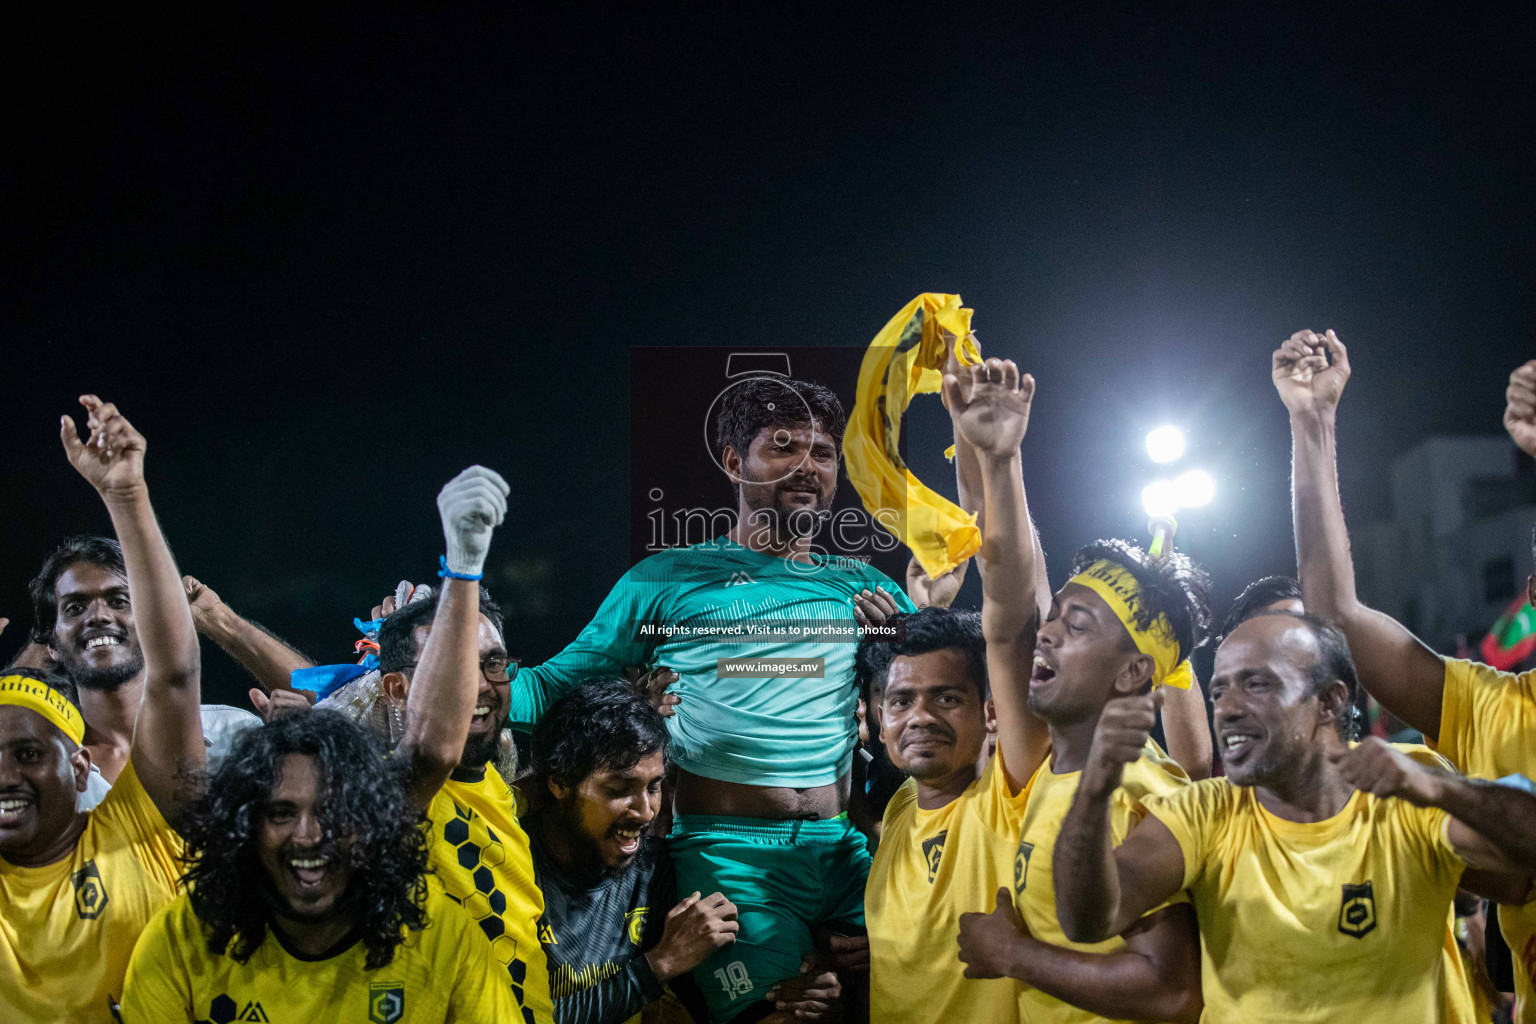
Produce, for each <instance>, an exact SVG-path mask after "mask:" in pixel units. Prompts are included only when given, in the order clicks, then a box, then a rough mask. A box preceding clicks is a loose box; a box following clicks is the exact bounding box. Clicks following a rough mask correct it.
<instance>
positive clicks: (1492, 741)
mask: <svg viewBox="0 0 1536 1024" xmlns="http://www.w3.org/2000/svg"><path fill="white" fill-rule="evenodd" d="M1533 682H1536V673H1532V672H1527V673H1526V674H1524V675H1518V676H1517V675H1515V674H1513V673H1511V672H1500V671H1499V670H1498V669H1495V668H1492V667H1490V666H1488V665H1483V664H1479V663H1478V662H1475V661H1462V660H1460V659H1457V658H1446V659H1445V687H1444V693H1443V695H1442V696H1441V698H1440V735H1439V736H1438V737H1437V739H1436V742H1435V743H1434V747H1435V749H1436V750H1438V751H1439V752H1440V753H1442V754H1444V755H1445V756H1446V757H1447V758H1449V759H1450V761H1451V763H1452V764H1453V765H1455V766H1456V768H1457V769H1458V770H1460V771H1461V772H1463V773H1464V774H1467V775H1478V776H1483V777H1485V778H1499V777H1500V776H1503V775H1509V774H1512V773H1514V772H1522V773H1526V774H1530V773H1531V771H1532V769H1533V768H1536V763H1532V762H1533V761H1536V758H1533V757H1531V756H1530V753H1531V752H1530V750H1529V748H1528V747H1527V746H1526V744H1525V743H1524V742H1523V740H1524V738H1525V737H1529V736H1531V735H1533V733H1532V730H1533V729H1536V693H1533V691H1532V683H1533Z"/></svg>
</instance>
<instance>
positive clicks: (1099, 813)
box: [1051, 690, 1184, 942]
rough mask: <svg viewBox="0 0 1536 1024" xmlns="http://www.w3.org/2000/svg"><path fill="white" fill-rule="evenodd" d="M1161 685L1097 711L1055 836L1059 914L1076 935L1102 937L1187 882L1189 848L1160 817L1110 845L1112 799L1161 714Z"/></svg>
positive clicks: (1070, 935)
mask: <svg viewBox="0 0 1536 1024" xmlns="http://www.w3.org/2000/svg"><path fill="white" fill-rule="evenodd" d="M1161 693H1162V691H1161V690H1155V691H1153V692H1152V693H1150V694H1147V695H1133V696H1129V697H1117V698H1115V699H1114V700H1111V701H1110V702H1109V703H1108V704H1107V705H1106V706H1105V708H1104V712H1103V713H1102V714H1101V715H1100V716H1099V724H1098V727H1097V728H1096V729H1095V731H1094V734H1093V748H1092V750H1091V751H1090V752H1089V755H1088V764H1087V766H1086V767H1085V768H1084V769H1083V775H1082V781H1081V782H1080V783H1079V784H1078V787H1077V794H1076V795H1075V796H1074V797H1073V799H1072V806H1071V808H1070V809H1068V811H1067V816H1066V818H1065V819H1064V820H1063V822H1062V825H1061V834H1060V835H1059V836H1058V837H1057V839H1056V853H1055V856H1054V857H1053V858H1052V861H1051V865H1052V870H1053V871H1054V873H1055V879H1056V916H1057V918H1058V919H1059V920H1060V922H1061V930H1062V932H1063V933H1064V934H1065V935H1066V936H1067V938H1069V939H1071V940H1072V941H1073V942H1102V941H1104V940H1105V939H1107V938H1109V937H1110V936H1111V935H1120V934H1122V933H1123V932H1125V931H1127V930H1128V929H1130V928H1131V926H1132V925H1134V924H1135V923H1136V922H1137V921H1139V920H1140V919H1141V918H1142V917H1144V916H1145V915H1146V914H1147V913H1149V912H1150V911H1152V910H1153V909H1154V908H1155V907H1158V906H1160V905H1162V904H1163V903H1166V902H1167V901H1168V900H1169V898H1170V897H1172V896H1173V894H1174V893H1176V892H1178V890H1179V888H1180V886H1182V885H1183V883H1184V851H1183V850H1181V849H1180V848H1179V843H1178V840H1176V839H1175V838H1174V837H1173V833H1172V832H1170V831H1168V826H1166V825H1164V824H1163V823H1162V822H1161V821H1158V820H1157V819H1156V818H1153V817H1148V818H1146V819H1144V820H1143V821H1142V822H1141V824H1139V825H1137V826H1136V827H1135V828H1134V829H1132V830H1131V833H1130V835H1128V836H1126V838H1125V842H1123V843H1122V844H1120V846H1119V847H1118V848H1114V847H1113V846H1112V845H1111V836H1110V822H1109V814H1110V798H1111V797H1112V796H1113V795H1114V792H1115V789H1116V788H1118V787H1119V785H1120V779H1121V776H1122V774H1123V773H1124V771H1125V766H1126V765H1127V764H1129V763H1130V762H1132V761H1134V760H1136V759H1137V758H1139V757H1140V756H1141V748H1142V745H1143V744H1144V743H1146V741H1147V736H1148V735H1149V734H1150V733H1151V732H1152V725H1153V723H1154V722H1156V720H1157V708H1158V704H1159V703H1160V699H1161Z"/></svg>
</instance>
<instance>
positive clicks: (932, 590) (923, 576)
mask: <svg viewBox="0 0 1536 1024" xmlns="http://www.w3.org/2000/svg"><path fill="white" fill-rule="evenodd" d="M970 564H971V560H970V559H969V558H967V559H966V560H965V561H963V562H961V563H960V564H959V565H957V566H955V567H954V568H953V569H951V570H949V572H946V573H942V574H940V576H939V578H938V579H929V578H928V574H927V573H926V572H924V571H923V567H922V564H921V563H919V562H918V560H917V559H916V558H915V557H914V558H912V559H910V560H908V562H907V596H908V597H910V598H911V599H912V603H913V604H915V605H917V606H918V607H919V608H948V607H949V606H950V605H952V604H954V603H955V597H956V595H958V594H959V593H960V585H961V584H962V583H964V582H965V570H966V567H967V566H969V565H970Z"/></svg>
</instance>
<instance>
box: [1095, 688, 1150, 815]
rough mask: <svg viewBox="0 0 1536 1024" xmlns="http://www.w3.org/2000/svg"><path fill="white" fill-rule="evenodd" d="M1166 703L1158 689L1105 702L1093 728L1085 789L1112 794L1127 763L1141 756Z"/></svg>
mask: <svg viewBox="0 0 1536 1024" xmlns="http://www.w3.org/2000/svg"><path fill="white" fill-rule="evenodd" d="M1162 706H1163V691H1162V690H1160V689H1157V688H1153V690H1152V692H1151V693H1140V694H1132V695H1131V696H1128V697H1115V698H1114V699H1112V700H1111V701H1110V702H1109V703H1108V704H1105V705H1104V711H1103V712H1102V713H1101V714H1100V715H1099V724H1098V725H1097V726H1096V727H1095V728H1094V731H1093V746H1092V747H1091V748H1090V749H1089V751H1088V764H1087V767H1086V768H1085V769H1084V771H1083V782H1082V785H1083V786H1084V787H1085V788H1087V789H1088V790H1089V791H1090V792H1095V793H1098V794H1100V795H1108V794H1109V793H1110V792H1111V791H1112V790H1113V789H1114V788H1115V787H1116V786H1118V785H1120V776H1121V774H1122V773H1123V772H1124V770H1125V766H1126V765H1128V764H1130V763H1131V762H1132V761H1135V760H1136V759H1137V758H1139V757H1141V748H1142V747H1143V746H1145V745H1146V742H1147V737H1148V736H1150V735H1152V727H1153V726H1155V725H1157V712H1158V709H1159V708H1161V707H1162Z"/></svg>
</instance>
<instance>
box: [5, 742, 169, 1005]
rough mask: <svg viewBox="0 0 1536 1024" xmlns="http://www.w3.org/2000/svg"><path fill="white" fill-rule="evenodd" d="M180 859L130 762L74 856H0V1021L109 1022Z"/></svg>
mask: <svg viewBox="0 0 1536 1024" xmlns="http://www.w3.org/2000/svg"><path fill="white" fill-rule="evenodd" d="M180 856H181V840H180V839H179V838H178V837H177V835H176V833H175V832H173V831H171V827H170V826H169V825H167V824H166V822H165V818H163V817H161V815H160V811H159V810H158V809H157V808H156V807H155V804H154V801H152V800H150V798H149V794H148V793H146V792H145V791H144V786H143V784H142V783H141V782H139V777H138V775H137V774H135V772H134V770H133V763H132V762H129V763H128V764H127V765H125V766H124V768H123V771H122V774H120V775H119V776H118V777H117V784H116V785H114V786H113V787H112V789H111V792H109V793H108V794H107V796H106V797H105V798H104V799H103V800H102V801H101V803H100V804H98V805H97V806H96V808H95V809H94V810H92V811H91V812H90V821H89V822H87V824H86V826H85V831H84V832H83V833H81V835H80V841H79V842H78V843H76V844H75V849H74V851H73V852H72V853H71V854H70V855H69V856H68V857H65V858H63V859H62V860H59V861H56V862H55V863H53V864H47V865H44V866H43V867H38V868H21V867H16V866H15V865H14V864H9V863H6V861H5V860H3V859H0V1021H6V1022H10V1021H26V1022H27V1024H54V1022H57V1024H109V1022H110V1021H111V1020H112V1012H111V1010H110V1009H109V1005H108V998H109V997H111V998H112V999H114V1000H115V999H116V998H117V997H118V996H120V995H121V994H122V991H123V975H124V974H125V973H126V972H127V970H128V958H129V956H130V955H131V954H132V952H133V944H134V942H135V941H137V940H138V937H139V933H140V932H142V931H143V930H144V926H145V925H146V924H148V923H149V920H150V918H152V917H154V916H155V914H156V913H158V912H159V911H160V909H161V908H162V907H164V906H165V905H166V904H167V903H169V902H171V900H172V899H173V898H174V897H175V895H176V881H177V879H178V877H180V875H181V870H180V865H179V864H178V858H179V857H180Z"/></svg>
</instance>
